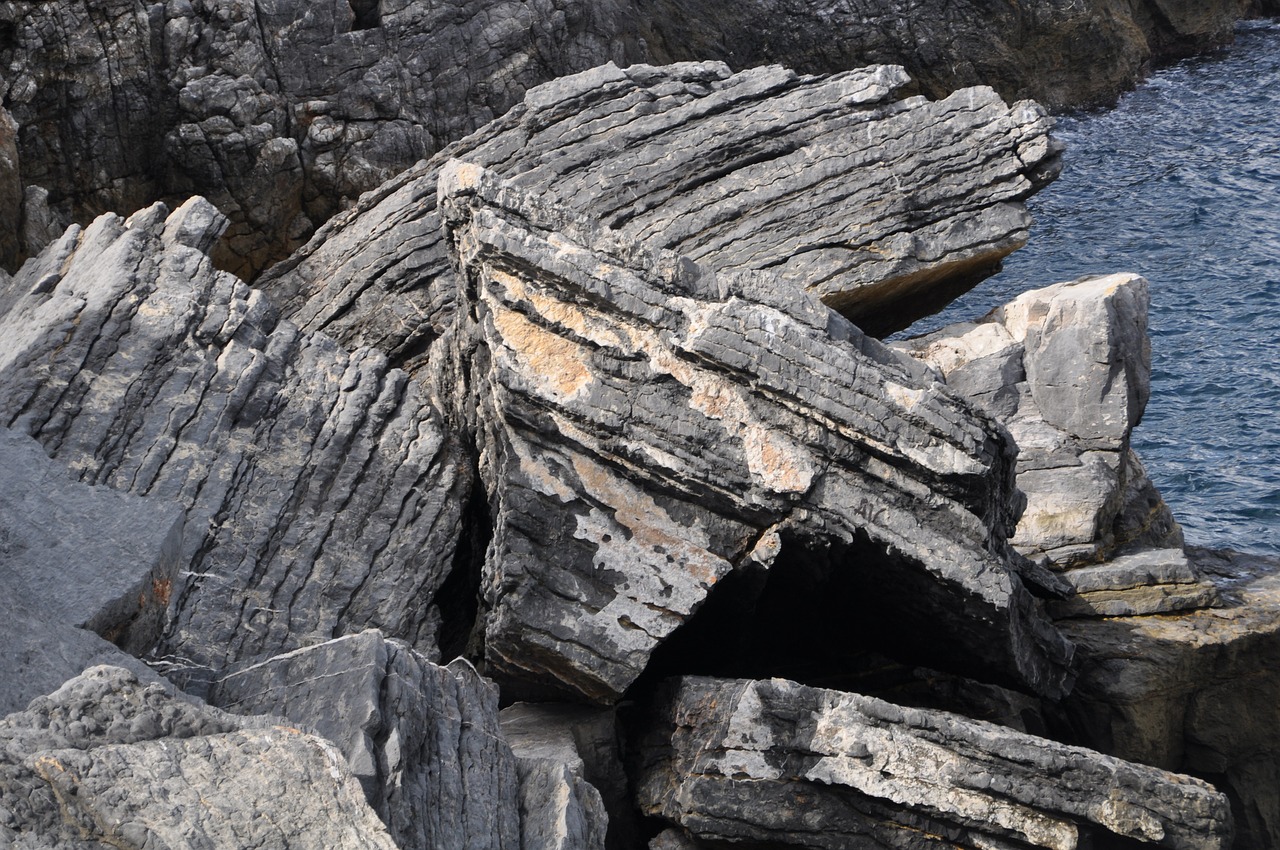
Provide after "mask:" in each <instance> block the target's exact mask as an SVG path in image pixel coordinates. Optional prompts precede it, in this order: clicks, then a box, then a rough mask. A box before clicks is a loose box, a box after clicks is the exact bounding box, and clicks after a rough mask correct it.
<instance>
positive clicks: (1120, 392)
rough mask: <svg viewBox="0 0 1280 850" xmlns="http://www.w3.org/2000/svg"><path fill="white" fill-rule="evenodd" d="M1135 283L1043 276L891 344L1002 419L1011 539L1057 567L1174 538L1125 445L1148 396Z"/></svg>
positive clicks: (1143, 286)
mask: <svg viewBox="0 0 1280 850" xmlns="http://www.w3.org/2000/svg"><path fill="white" fill-rule="evenodd" d="M1147 290H1148V285H1147V282H1146V281H1145V280H1144V279H1142V278H1141V277H1138V276H1136V275H1123V274H1121V275H1110V276H1107V277H1101V278H1087V279H1084V280H1080V281H1076V282H1073V283H1060V284H1055V285H1053V286H1050V287H1047V288H1045V289H1037V290H1033V291H1031V292H1026V293H1023V294H1022V295H1020V296H1018V298H1016V299H1014V300H1013V301H1012V302H1010V303H1009V304H1007V305H1005V306H1004V307H1000V308H998V309H996V310H994V311H992V313H991V314H990V315H988V316H986V317H985V318H984V319H982V320H981V321H979V322H977V323H966V324H959V325H952V326H950V327H947V328H943V329H941V330H939V331H936V332H934V333H932V334H929V335H927V336H923V337H918V338H915V339H911V340H908V341H906V342H904V343H899V344H898V347H899V348H900V349H901V350H904V351H906V352H908V353H910V354H912V355H913V356H915V357H918V358H919V359H921V360H922V361H924V362H926V363H928V364H929V365H930V366H932V367H933V368H935V369H937V370H938V371H939V372H940V373H941V374H942V375H943V376H944V377H945V379H946V382H947V385H948V386H950V387H951V388H952V389H954V390H956V391H957V392H960V393H962V394H963V395H965V396H966V397H967V398H970V399H972V400H973V401H974V402H975V403H976V404H978V405H980V406H982V407H983V408H984V409H985V410H987V411H988V412H990V413H991V414H992V415H993V416H995V417H997V418H998V419H999V420H1000V421H1001V422H1003V423H1004V424H1005V425H1007V426H1008V428H1009V431H1010V433H1011V434H1012V435H1013V437H1014V440H1015V441H1016V442H1017V444H1018V450H1019V452H1018V488H1019V489H1020V490H1022V492H1023V493H1025V494H1026V496H1027V509H1026V511H1025V512H1024V513H1023V515H1022V519H1021V520H1020V521H1019V524H1018V532H1017V535H1016V536H1015V537H1014V539H1013V542H1014V545H1016V546H1017V547H1018V548H1019V549H1020V550H1021V551H1023V552H1024V553H1026V554H1028V555H1030V556H1033V557H1037V558H1042V559H1045V560H1047V561H1048V562H1050V563H1052V564H1054V565H1055V566H1057V567H1069V566H1073V565H1076V564H1079V563H1091V562H1095V561H1098V560H1102V559H1105V558H1107V557H1109V556H1111V555H1113V554H1114V553H1116V552H1117V551H1118V550H1120V549H1121V548H1122V547H1130V548H1132V547H1135V546H1139V545H1146V546H1156V547H1170V546H1173V547H1176V546H1181V544H1182V537H1181V532H1180V530H1178V528H1177V524H1176V523H1174V522H1173V520H1172V518H1171V517H1170V516H1169V515H1168V510H1167V508H1164V507H1163V503H1162V502H1161V501H1160V500H1159V495H1158V494H1157V493H1155V491H1154V488H1153V487H1152V486H1151V484H1150V481H1149V480H1147V477H1146V473H1145V472H1144V471H1143V470H1142V467H1141V464H1140V463H1137V462H1136V459H1135V457H1134V455H1133V453H1132V452H1131V451H1130V449H1129V438H1130V432H1131V431H1132V429H1133V427H1134V426H1135V425H1137V424H1138V422H1139V420H1140V419H1141V417H1142V411H1143V410H1144V409H1145V407H1146V403H1147V399H1148V398H1149V397H1150V394H1151V344H1150V340H1149V338H1148V337H1147V332H1146V324H1147V302H1148V294H1147Z"/></svg>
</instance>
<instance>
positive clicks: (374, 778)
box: [210, 630, 557, 850]
mask: <svg viewBox="0 0 1280 850" xmlns="http://www.w3.org/2000/svg"><path fill="white" fill-rule="evenodd" d="M210 701H211V702H213V703H214V704H217V705H220V706H222V707H224V708H227V709H229V710H231V711H234V712H235V713H237V714H250V715H253V714H266V715H274V716H279V717H284V718H286V719H287V720H289V721H290V722H292V723H296V724H299V725H301V726H303V727H305V728H307V729H310V730H312V731H315V732H316V733H318V734H320V735H323V736H324V737H325V738H327V739H328V740H329V741H332V742H333V743H334V744H335V745H337V747H338V748H339V750H340V751H341V752H342V754H343V755H344V756H345V757H346V759H347V762H348V763H349V764H350V765H351V769H352V771H353V772H354V773H355V775H356V776H357V777H358V778H359V780H360V782H361V784H362V785H363V786H364V789H365V795H366V797H367V798H368V800H369V804H370V805H371V806H373V808H374V810H375V811H377V812H378V814H379V816H381V818H382V820H383V821H384V822H385V823H386V825H387V829H388V831H389V832H390V833H391V836H392V838H394V839H395V842H396V846H398V847H399V848H400V850H431V848H436V847H458V848H469V850H518V848H521V847H523V848H525V850H539V848H543V847H545V848H547V850H551V848H553V847H555V846H557V845H554V844H541V843H535V842H534V841H528V840H526V841H522V839H521V829H522V825H521V799H522V795H525V794H526V792H525V791H524V790H523V789H524V788H525V787H526V786H527V785H528V783H527V782H526V781H525V780H523V779H520V780H518V779H517V776H518V772H517V767H518V762H517V759H516V757H515V756H514V755H513V754H512V752H511V748H510V747H509V746H508V745H507V743H506V741H505V740H504V738H503V734H502V730H501V729H500V727H499V725H498V693H497V689H496V688H495V687H494V686H493V684H492V683H490V682H487V681H485V680H484V679H483V678H482V677H481V676H479V675H478V674H477V673H476V672H475V670H474V669H473V668H472V667H471V665H469V664H468V663H467V662H466V661H461V660H459V661H455V662H453V663H452V664H450V665H448V666H440V665H437V664H433V663H431V662H430V661H429V660H427V659H426V658H425V657H423V656H422V655H420V654H419V653H417V652H414V650H413V649H411V648H410V647H409V646H407V645H405V644H403V643H401V642H399V641H390V640H386V639H385V638H383V636H382V635H381V634H380V633H379V632H377V631H374V630H369V631H365V632H361V633H360V634H357V635H350V636H348V637H343V638H338V639H336V640H332V641H328V642H326V643H322V644H319V645H316V646H311V647H306V648H304V649H298V650H295V651H293V652H290V653H286V654H284V655H280V656H277V657H275V658H272V659H269V660H267V661H263V662H260V663H258V664H254V665H250V666H247V667H245V668H244V669H241V670H238V671H236V672H233V673H230V674H228V675H227V676H225V677H223V678H222V679H220V680H218V682H217V683H216V684H215V685H214V686H213V688H212V689H211V690H210Z"/></svg>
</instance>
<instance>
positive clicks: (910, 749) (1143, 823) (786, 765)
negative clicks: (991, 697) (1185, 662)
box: [637, 677, 1232, 850]
mask: <svg viewBox="0 0 1280 850" xmlns="http://www.w3.org/2000/svg"><path fill="white" fill-rule="evenodd" d="M655 712H656V713H655V718H656V719H655V725H654V732H653V735H652V738H651V739H650V741H649V742H648V743H647V744H645V745H644V746H643V755H642V758H643V761H644V768H643V772H642V777H641V779H640V783H639V787H638V791H637V794H638V799H639V800H640V802H641V805H642V806H643V807H644V809H645V810H646V811H647V812H648V813H649V814H652V815H657V816H660V817H663V818H665V819H667V820H669V821H672V822H674V823H677V824H679V825H681V826H683V827H684V828H685V829H687V830H689V831H690V832H692V833H693V834H694V835H695V836H697V837H698V838H703V839H709V840H720V841H724V840H728V841H766V842H770V843H777V844H784V845H786V844H794V845H799V846H806V847H811V846H819V847H832V848H836V847H847V846H849V845H850V843H852V842H866V843H867V844H868V845H874V846H885V847H904V848H905V847H938V848H942V847H955V846H961V847H990V846H1026V845H1030V846H1035V847H1047V848H1054V850H1070V848H1075V847H1077V846H1089V845H1088V843H1089V842H1090V841H1091V840H1095V839H1097V840H1101V841H1103V842H1104V843H1105V841H1106V840H1107V839H1108V838H1109V839H1111V840H1114V836H1121V837H1125V838H1130V839H1137V840H1138V841H1142V842H1150V843H1153V844H1157V845H1159V846H1164V847H1175V848H1187V850H1191V848H1202V849H1203V848H1225V847H1229V846H1230V844H1231V838H1232V832H1231V812H1230V807H1229V804H1228V802H1227V799H1226V797H1225V796H1223V795H1222V794H1219V793H1217V792H1216V791H1214V789H1213V787H1212V786H1210V785H1208V784H1207V783H1204V782H1201V781H1199V780H1196V779H1192V778H1190V777H1186V776H1179V775H1176V774H1171V773H1166V772H1164V771H1161V770H1157V769H1155V768H1149V767H1145V766H1141V765H1137V764H1132V763H1129V762H1124V761H1121V760H1119V759H1116V758H1112V757H1110V756H1105V755H1102V754H1100V753H1096V752H1092V751H1090V750H1085V749H1082V748H1079V747H1068V746H1065V745H1062V744H1057V743H1053V742H1050V741H1046V740H1044V739H1042V738H1034V737H1032V736H1029V735H1024V734H1022V733H1019V732H1014V731H1012V730H1009V729H1005V728H1003V727H999V726H993V725H991V724H986V723H980V722H978V721H972V720H968V719H966V718H963V717H960V716H958V715H953V714H947V713H944V712H933V711H925V710H922V709H911V708H902V707H900V706H895V705H892V704H890V703H886V702H882V701H880V700H876V699H872V698H869V697H863V696H859V695H857V694H849V693H842V692H838V691H824V690H819V689H815V688H806V687H803V686H800V685H797V684H795V683H794V682H788V681H785V680H781V679H774V680H771V681H733V680H719V679H708V678H701V677H689V678H684V679H681V680H676V681H673V682H672V683H671V685H670V687H669V688H668V690H667V692H666V693H665V694H664V695H662V696H660V697H659V699H658V702H657V704H656V706H655ZM1108 833H1112V834H1114V835H1113V836H1108Z"/></svg>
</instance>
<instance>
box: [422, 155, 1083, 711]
mask: <svg viewBox="0 0 1280 850" xmlns="http://www.w3.org/2000/svg"><path fill="white" fill-rule="evenodd" d="M440 196H441V204H442V208H443V210H444V213H443V215H444V219H445V226H446V227H447V228H448V232H449V237H450V244H451V246H452V248H453V250H454V252H455V256H456V262H457V265H458V268H459V272H460V274H462V275H463V279H464V281H465V287H466V288H465V291H466V292H467V293H468V294H469V297H470V299H471V300H470V302H469V303H468V304H467V305H466V309H464V310H458V311H457V316H458V327H457V329H456V330H455V332H454V340H455V345H457V347H458V349H459V352H460V353H459V355H458V356H459V363H460V366H459V369H460V372H461V373H462V375H463V381H462V383H461V384H460V385H459V387H457V388H456V389H455V393H456V394H457V400H456V403H455V407H456V411H455V413H454V414H453V415H454V417H455V418H458V419H462V418H464V417H468V416H472V417H475V422H477V423H478V424H477V426H476V427H477V429H478V434H479V439H480V458H481V464H480V472H481V476H482V478H483V480H484V482H485V486H486V488H487V490H488V492H489V500H490V511H491V516H492V521H493V537H492V540H491V542H490V544H489V549H488V554H487V558H486V562H485V569H484V576H483V592H484V598H483V600H482V611H481V615H480V623H479V624H478V630H479V631H481V632H482V634H483V641H484V643H483V645H484V652H485V660H486V663H487V668H486V672H487V673H489V674H490V675H494V676H495V677H497V678H499V679H500V681H502V682H503V686H504V688H505V687H507V686H511V687H512V688H515V689H516V690H514V691H513V693H519V690H518V687H519V686H520V685H523V686H525V687H530V688H543V687H546V686H553V687H555V688H558V689H561V690H564V691H568V692H570V693H573V694H577V695H580V696H585V697H588V698H590V699H593V700H598V701H602V702H609V701H612V700H615V699H617V698H618V696H620V695H621V694H622V693H623V692H624V691H625V690H626V688H627V687H628V686H629V685H630V684H631V683H632V682H633V681H635V679H636V678H637V677H638V676H639V675H640V673H641V672H642V671H643V670H644V668H645V666H646V664H647V662H648V659H649V657H650V655H651V654H652V653H653V651H654V649H655V648H656V647H657V646H658V645H659V644H660V643H661V642H662V641H664V640H665V639H666V638H667V637H668V636H670V635H671V633H672V632H673V631H674V630H675V629H676V628H677V627H679V626H680V625H681V624H682V623H684V622H685V621H686V620H687V619H688V618H689V617H690V615H692V614H693V613H694V611H695V610H696V609H697V608H698V607H699V606H700V605H701V604H702V602H703V601H704V600H705V599H706V598H707V595H708V593H709V592H710V591H711V590H712V588H713V587H714V586H716V585H717V584H718V583H720V582H721V581H722V580H724V579H725V578H726V577H727V576H729V575H730V574H731V573H734V572H735V571H740V570H746V571H753V570H755V571H758V570H760V569H767V568H768V565H769V564H771V563H772V562H773V560H774V559H775V558H776V557H777V556H778V554H779V552H780V551H781V550H783V549H784V548H787V547H794V548H795V549H796V550H797V551H806V550H808V551H812V552H814V553H815V554H814V557H815V558H819V559H826V560H827V562H828V563H830V564H831V566H832V569H833V570H839V571H841V572H842V573H843V574H844V575H845V576H848V577H850V578H851V580H857V581H859V582H860V583H859V584H858V590H857V591H856V592H851V596H850V604H851V605H865V606H866V607H867V609H868V610H875V609H880V610H881V611H882V612H883V610H885V609H888V610H892V612H893V613H892V616H891V617H888V618H886V620H887V624H886V629H887V630H888V631H889V633H891V634H892V636H891V637H887V638H886V642H887V643H890V644H893V643H895V642H896V641H899V640H900V641H901V642H902V645H903V646H904V647H910V646H911V645H912V643H913V642H915V643H916V644H922V643H928V645H929V647H930V652H933V653H939V650H941V651H940V656H941V660H940V661H939V663H949V664H954V665H957V666H960V667H962V668H974V669H983V670H987V671H989V672H991V673H992V674H993V675H999V676H1004V677H1006V678H1009V679H1010V680H1013V681H1018V682H1021V683H1022V684H1023V685H1024V686H1025V687H1029V688H1031V689H1033V690H1037V691H1040V692H1043V693H1045V694H1050V695H1056V694H1061V693H1062V692H1063V691H1064V690H1065V688H1066V686H1067V684H1068V682H1069V679H1070V672H1069V661H1070V653H1071V650H1070V646H1069V644H1067V643H1065V642H1063V641H1062V640H1061V638H1060V637H1059V635H1058V634H1057V633H1056V632H1055V631H1054V630H1053V629H1052V627H1051V626H1049V625H1048V622H1047V621H1046V620H1045V619H1044V618H1043V615H1042V614H1041V612H1040V610H1039V608H1038V607H1037V605H1036V603H1035V600H1034V599H1033V598H1032V597H1031V595H1030V593H1029V592H1028V591H1027V589H1026V588H1025V587H1024V585H1023V583H1022V581H1021V579H1020V578H1019V574H1018V572H1017V571H1016V568H1017V567H1018V566H1019V565H1020V560H1019V559H1018V558H1017V557H1016V556H1014V555H1013V554H1012V553H1011V552H1010V551H1008V550H1007V547H1006V545H1005V540H1004V538H1005V535H1007V534H1008V532H1009V531H1010V529H1011V528H1012V527H1013V525H1014V523H1015V522H1016V516H1017V508H1018V507H1019V505H1018V499H1017V498H1016V497H1015V495H1014V491H1013V489H1012V475H1013V466H1012V460H1013V458H1012V454H1011V449H1010V443H1009V440H1008V437H1007V435H1006V434H1005V433H1004V432H1003V431H1002V430H1001V429H1000V428H998V427H996V426H994V425H993V424H992V423H991V422H990V421H989V420H988V419H986V418H985V417H983V416H981V415H979V414H976V413H974V412H973V411H972V410H971V409H970V408H969V407H967V406H966V405H965V404H963V403H961V402H960V401H958V400H957V399H956V398H955V397H954V396H952V395H950V394H949V393H948V392H947V391H946V390H945V389H944V388H943V387H942V386H941V385H939V384H937V383H936V382H931V381H929V380H928V379H927V378H926V376H925V375H924V373H923V372H922V371H920V370H919V367H918V366H915V365H914V364H913V363H912V362H911V361H910V359H909V358H905V357H902V356H900V355H897V354H895V353H894V352H892V351H891V350H889V349H887V348H885V347H884V346H882V345H880V344H879V343H877V342H876V341H875V340H872V339H869V338H867V337H865V336H863V335H862V334H861V333H860V332H859V331H858V330H857V328H855V327H854V326H853V325H851V324H849V323H848V322H847V321H844V320H843V319H841V318H840V317H839V316H838V315H837V314H835V313H833V312H831V311H830V310H828V309H827V308H825V307H824V306H823V305H822V304H821V303H820V302H819V301H818V300H817V299H815V298H813V297H811V296H808V295H806V294H804V293H802V292H800V291H799V290H796V289H794V288H792V287H789V286H786V285H785V284H782V283H780V282H779V281H778V279H777V278H776V277H774V276H770V275H765V274H759V273H739V274H728V273H723V274H719V275H717V274H715V273H713V272H711V271H709V270H707V269H704V268H702V267H699V266H698V265H696V264H694V263H692V262H690V261H689V260H687V259H686V258H683V257H680V256H678V255H675V254H672V253H665V252H660V253H651V252H648V251H645V250H643V249H641V248H639V247H638V246H637V245H636V244H635V243H634V242H632V241H630V240H627V239H625V238H622V237H620V236H617V235H616V234H611V233H608V232H604V231H599V230H596V229H595V228H594V227H593V226H592V225H591V224H590V223H589V222H588V221H586V220H585V219H581V218H574V217H572V216H569V215H564V214H561V213H560V212H559V211H558V210H556V209H555V208H554V207H552V206H550V205H548V204H546V203H545V202H542V201H540V200H538V199H535V198H534V197H533V196H531V195H529V194H526V193H524V192H521V191H520V190H518V189H515V188H514V187H511V186H509V185H507V184H504V183H503V182H502V181H501V180H500V179H499V178H498V177H497V176H496V175H493V174H492V173H489V172H486V171H484V170H483V169H481V168H479V167H476V166H471V165H466V164H464V163H454V164H452V165H451V166H450V168H449V169H447V170H446V172H445V173H444V174H443V176H442V177H441V180H440ZM913 369H916V370H917V371H914V372H913V371H912V370H913ZM894 620H896V623H895V622H894ZM939 633H945V634H946V635H947V637H946V639H945V641H944V643H945V645H946V646H949V647H950V648H952V649H954V650H955V651H954V652H949V651H948V650H947V648H945V647H939V646H938V645H937V644H938V641H937V640H934V639H933V638H931V637H928V635H937V634H939Z"/></svg>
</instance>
